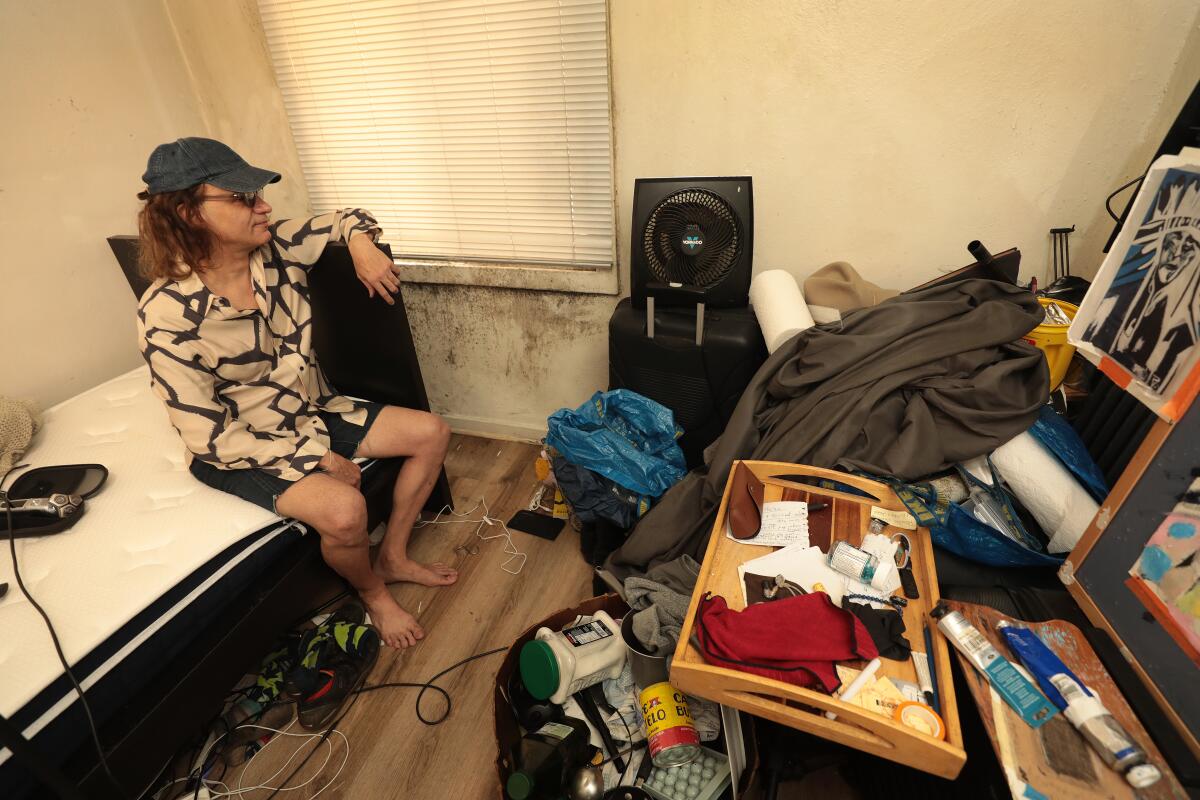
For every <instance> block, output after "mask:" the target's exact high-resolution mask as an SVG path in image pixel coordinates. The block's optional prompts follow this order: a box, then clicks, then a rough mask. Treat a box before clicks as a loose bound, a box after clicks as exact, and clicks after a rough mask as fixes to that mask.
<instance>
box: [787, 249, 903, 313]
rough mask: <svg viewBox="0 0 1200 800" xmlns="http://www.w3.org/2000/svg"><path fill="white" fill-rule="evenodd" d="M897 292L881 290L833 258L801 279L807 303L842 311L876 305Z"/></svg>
mask: <svg viewBox="0 0 1200 800" xmlns="http://www.w3.org/2000/svg"><path fill="white" fill-rule="evenodd" d="M898 294H900V293H899V292H898V291H896V290H895V289H884V288H883V287H882V286H879V285H878V284H874V283H871V282H870V281H869V280H867V279H866V278H864V277H863V276H861V275H859V274H858V270H856V269H855V268H854V267H852V266H850V265H849V264H847V263H846V262H845V261H834V262H833V263H832V264H826V265H825V266H823V267H821V268H820V269H819V270H817V271H816V272H814V273H813V274H812V275H809V276H808V277H807V278H805V279H804V301H805V302H806V303H808V304H809V305H810V306H827V307H829V308H836V309H837V310H838V311H840V312H842V314H846V313H847V312H850V311H853V310H855V309H856V308H863V307H865V306H876V305H879V304H880V303H882V302H883V301H884V300H890V299H891V298H893V297H895V296H896V295H898Z"/></svg>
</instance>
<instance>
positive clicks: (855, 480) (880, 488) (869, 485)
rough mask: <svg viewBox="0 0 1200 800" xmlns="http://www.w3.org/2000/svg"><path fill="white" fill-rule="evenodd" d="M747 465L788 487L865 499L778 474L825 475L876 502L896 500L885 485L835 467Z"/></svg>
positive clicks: (779, 463)
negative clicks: (789, 479) (784, 478)
mask: <svg viewBox="0 0 1200 800" xmlns="http://www.w3.org/2000/svg"><path fill="white" fill-rule="evenodd" d="M746 466H748V467H750V468H751V469H752V470H753V471H754V474H755V475H757V476H758V478H759V479H760V480H764V481H765V480H769V481H771V482H772V483H774V484H776V485H779V486H790V487H793V488H796V489H801V490H803V491H809V492H811V491H814V490H816V491H820V492H822V493H833V494H837V495H841V496H843V497H849V498H852V499H857V500H860V501H861V500H864V499H867V498H863V497H858V496H856V495H852V494H846V493H844V492H837V491H835V490H830V489H822V488H820V487H818V486H811V485H809V484H806V483H795V482H793V481H786V480H782V479H780V478H779V477H778V476H780V475H804V476H806V477H811V478H825V479H827V480H831V481H837V482H838V483H844V484H846V485H847V486H853V487H854V488H855V489H861V490H862V491H864V492H866V493H867V494H869V495H870V496H871V497H870V499H874V500H876V501H877V502H878V504H879V505H883V506H889V505H890V504H892V503H897V502H899V501H898V500H896V496H895V492H893V491H892V489H891V487H890V486H888V485H887V484H883V483H880V482H879V481H873V480H871V479H869V478H863V477H861V476H859V475H851V474H850V473H847V472H838V471H837V470H832V469H825V468H823V467H810V466H808V465H807V464H788V463H786V462H783V461H747V462H746Z"/></svg>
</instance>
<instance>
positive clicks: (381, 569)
mask: <svg viewBox="0 0 1200 800" xmlns="http://www.w3.org/2000/svg"><path fill="white" fill-rule="evenodd" d="M374 569H375V574H376V575H378V576H379V577H381V578H383V580H384V582H385V583H399V582H400V581H408V582H409V583H419V584H421V585H422V586H449V585H450V584H452V583H454V582H455V581H457V580H458V570H456V569H454V568H453V567H448V566H446V565H445V564H443V563H441V562H440V561H438V562H435V563H433V564H421V563H419V562H416V561H412V560H408V559H406V560H404V561H392V560H390V559H388V558H385V557H384V556H383V554H380V556H379V558H377V559H375V567H374Z"/></svg>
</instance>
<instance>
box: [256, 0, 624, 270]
mask: <svg viewBox="0 0 1200 800" xmlns="http://www.w3.org/2000/svg"><path fill="white" fill-rule="evenodd" d="M258 5H259V10H260V13H261V16H262V22H263V27H264V28H265V31H266V38H267V44H268V47H269V49H270V52H271V58H272V61H273V64H274V68H275V74H276V77H277V79H278V82H279V88H280V90H281V91H282V93H283V102H284V106H285V108H286V111H287V115H288V119H289V121H290V123H291V128H292V133H293V135H294V137H295V141H296V147H297V148H298V149H299V153H300V162H301V166H302V168H303V170H304V176H305V180H306V182H307V184H308V192H309V196H310V199H311V202H312V206H313V208H314V209H315V210H318V211H320V210H327V209H332V208H341V207H346V206H358V207H362V208H366V209H369V210H371V211H372V212H373V213H375V215H376V216H377V217H378V218H379V220H380V223H381V225H382V226H383V228H384V231H385V235H386V239H387V241H388V242H389V243H390V244H391V246H392V252H393V253H394V254H396V256H397V258H401V259H402V258H403V257H405V256H408V257H411V258H418V259H447V260H466V261H481V262H504V263H514V262H516V263H530V264H538V265H547V264H556V265H567V266H574V267H582V268H591V269H597V268H604V267H610V266H612V264H613V186H612V146H611V131H612V126H611V121H610V113H609V108H610V106H609V79H608V13H607V5H606V1H605V0H511V1H510V2H501V1H500V0H490V1H489V0H259V2H258Z"/></svg>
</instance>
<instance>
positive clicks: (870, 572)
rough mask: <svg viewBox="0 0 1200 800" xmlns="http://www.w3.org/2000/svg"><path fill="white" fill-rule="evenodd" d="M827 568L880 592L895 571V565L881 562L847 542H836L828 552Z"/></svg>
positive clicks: (889, 562)
mask: <svg viewBox="0 0 1200 800" xmlns="http://www.w3.org/2000/svg"><path fill="white" fill-rule="evenodd" d="M829 568H830V569H832V570H834V571H835V572H840V573H842V574H843V575H848V576H849V577H851V578H854V580H856V581H862V582H863V583H866V584H870V586H871V587H872V588H874V589H879V590H881V591H882V590H883V587H885V586H887V585H888V581H889V580H891V577H892V573H893V572H895V571H896V564H895V563H894V562H891V561H881V560H880V559H879V558H878V557H877V556H874V555H872V554H871V553H868V552H867V551H866V550H862V549H860V548H858V547H855V546H854V545H852V544H850V543H849V542H836V543H834V546H833V549H832V550H830V551H829Z"/></svg>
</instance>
